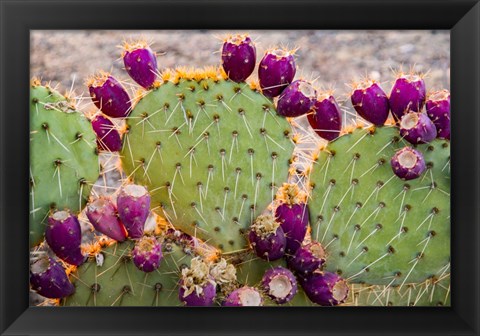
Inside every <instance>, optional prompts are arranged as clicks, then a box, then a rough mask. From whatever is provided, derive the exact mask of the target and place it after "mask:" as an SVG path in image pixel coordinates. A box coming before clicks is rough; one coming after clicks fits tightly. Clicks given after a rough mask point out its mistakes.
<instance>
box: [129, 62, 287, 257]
mask: <svg viewBox="0 0 480 336" xmlns="http://www.w3.org/2000/svg"><path fill="white" fill-rule="evenodd" d="M163 80H164V82H163V83H162V84H161V85H160V86H158V87H156V88H154V89H153V90H152V91H150V92H148V93H146V94H145V95H144V96H143V98H141V99H140V101H139V102H138V103H137V104H136V106H135V108H134V109H133V111H132V113H131V115H130V116H129V118H128V120H127V124H128V133H127V134H126V138H125V145H124V148H123V152H122V166H123V168H124V169H125V171H126V174H127V175H128V176H129V177H131V178H133V179H134V180H135V183H137V184H144V185H146V186H148V189H149V191H150V192H151V195H152V208H153V209H156V211H158V212H159V213H160V214H162V215H166V216H167V217H168V219H169V220H171V222H172V223H173V224H174V225H175V227H177V228H178V229H181V230H182V231H184V232H186V233H188V234H191V235H193V236H197V237H199V238H201V239H203V240H205V241H207V242H208V243H209V244H211V245H213V246H215V247H216V248H219V249H220V250H224V251H233V250H238V249H242V248H244V247H245V245H246V241H245V239H244V238H243V236H242V235H241V234H239V231H240V230H244V229H246V228H247V227H248V226H249V225H250V223H251V222H252V220H253V219H254V218H255V217H256V216H257V215H259V214H260V213H261V212H262V211H263V210H264V209H265V208H266V207H267V205H268V204H269V203H270V202H271V201H272V200H273V198H274V195H275V192H276V188H277V187H278V186H280V185H281V184H282V182H283V181H285V180H286V178H287V176H288V170H289V160H290V158H291V155H292V152H293V147H294V144H293V142H292V140H291V139H290V125H289V124H288V122H287V121H286V120H285V119H284V118H281V117H279V116H277V115H276V112H275V107H274V105H273V103H272V101H271V100H269V99H267V98H266V97H264V96H263V95H262V94H261V93H260V92H258V91H256V90H254V89H252V88H250V87H249V85H248V84H247V83H244V82H243V83H235V82H233V81H231V80H227V79H225V78H224V76H222V74H221V73H220V72H219V71H217V70H207V71H203V70H201V71H200V70H199V71H191V72H186V71H181V70H177V71H174V72H165V73H164V74H163ZM162 210H163V211H162Z"/></svg>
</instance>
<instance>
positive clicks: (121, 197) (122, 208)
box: [117, 184, 150, 238]
mask: <svg viewBox="0 0 480 336" xmlns="http://www.w3.org/2000/svg"><path fill="white" fill-rule="evenodd" d="M117 210H118V215H119V216H120V220H121V221H122V223H123V225H125V228H126V229H127V232H128V236H129V237H130V238H140V237H142V236H143V230H144V226H145V221H146V220H147V217H148V215H149V213H150V195H149V193H148V191H147V189H145V187H142V186H139V185H136V184H129V185H127V186H125V187H123V188H122V189H120V193H119V194H118V197H117Z"/></svg>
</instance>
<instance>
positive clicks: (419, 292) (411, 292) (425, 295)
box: [343, 274, 450, 306]
mask: <svg viewBox="0 0 480 336" xmlns="http://www.w3.org/2000/svg"><path fill="white" fill-rule="evenodd" d="M343 305H344V306H450V274H445V275H444V276H442V278H436V277H433V278H431V279H428V280H426V281H424V282H422V283H417V284H415V283H411V284H405V285H403V286H387V285H362V284H352V285H351V286H350V293H349V296H348V300H347V302H345V303H344V304H343Z"/></svg>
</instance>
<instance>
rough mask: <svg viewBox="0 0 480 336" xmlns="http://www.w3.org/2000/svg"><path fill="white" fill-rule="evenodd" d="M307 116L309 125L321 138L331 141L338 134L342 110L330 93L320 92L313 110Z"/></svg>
mask: <svg viewBox="0 0 480 336" xmlns="http://www.w3.org/2000/svg"><path fill="white" fill-rule="evenodd" d="M307 118H308V122H309V123H310V126H311V127H312V128H313V130H314V131H315V133H317V134H318V136H320V137H321V138H323V139H325V140H328V141H332V140H334V139H336V138H338V136H339V135H340V130H341V129H342V112H341V111H340V107H339V106H338V104H337V101H336V100H335V98H334V97H333V96H332V95H331V94H329V93H322V94H320V95H319V96H318V98H317V101H316V102H315V104H314V105H313V112H312V113H310V114H308V115H307Z"/></svg>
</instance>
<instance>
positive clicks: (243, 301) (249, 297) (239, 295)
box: [223, 286, 263, 307]
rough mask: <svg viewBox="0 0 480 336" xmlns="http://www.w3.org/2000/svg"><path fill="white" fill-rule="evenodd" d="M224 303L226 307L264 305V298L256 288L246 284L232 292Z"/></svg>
mask: <svg viewBox="0 0 480 336" xmlns="http://www.w3.org/2000/svg"><path fill="white" fill-rule="evenodd" d="M223 305H224V306H226V307H247V306H262V305H263V298H262V295H261V294H260V292H259V291H258V290H256V289H255V288H253V287H248V286H244V287H241V288H239V289H236V290H234V291H233V292H231V293H230V294H229V295H228V296H227V298H226V299H225V302H224V303H223Z"/></svg>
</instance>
